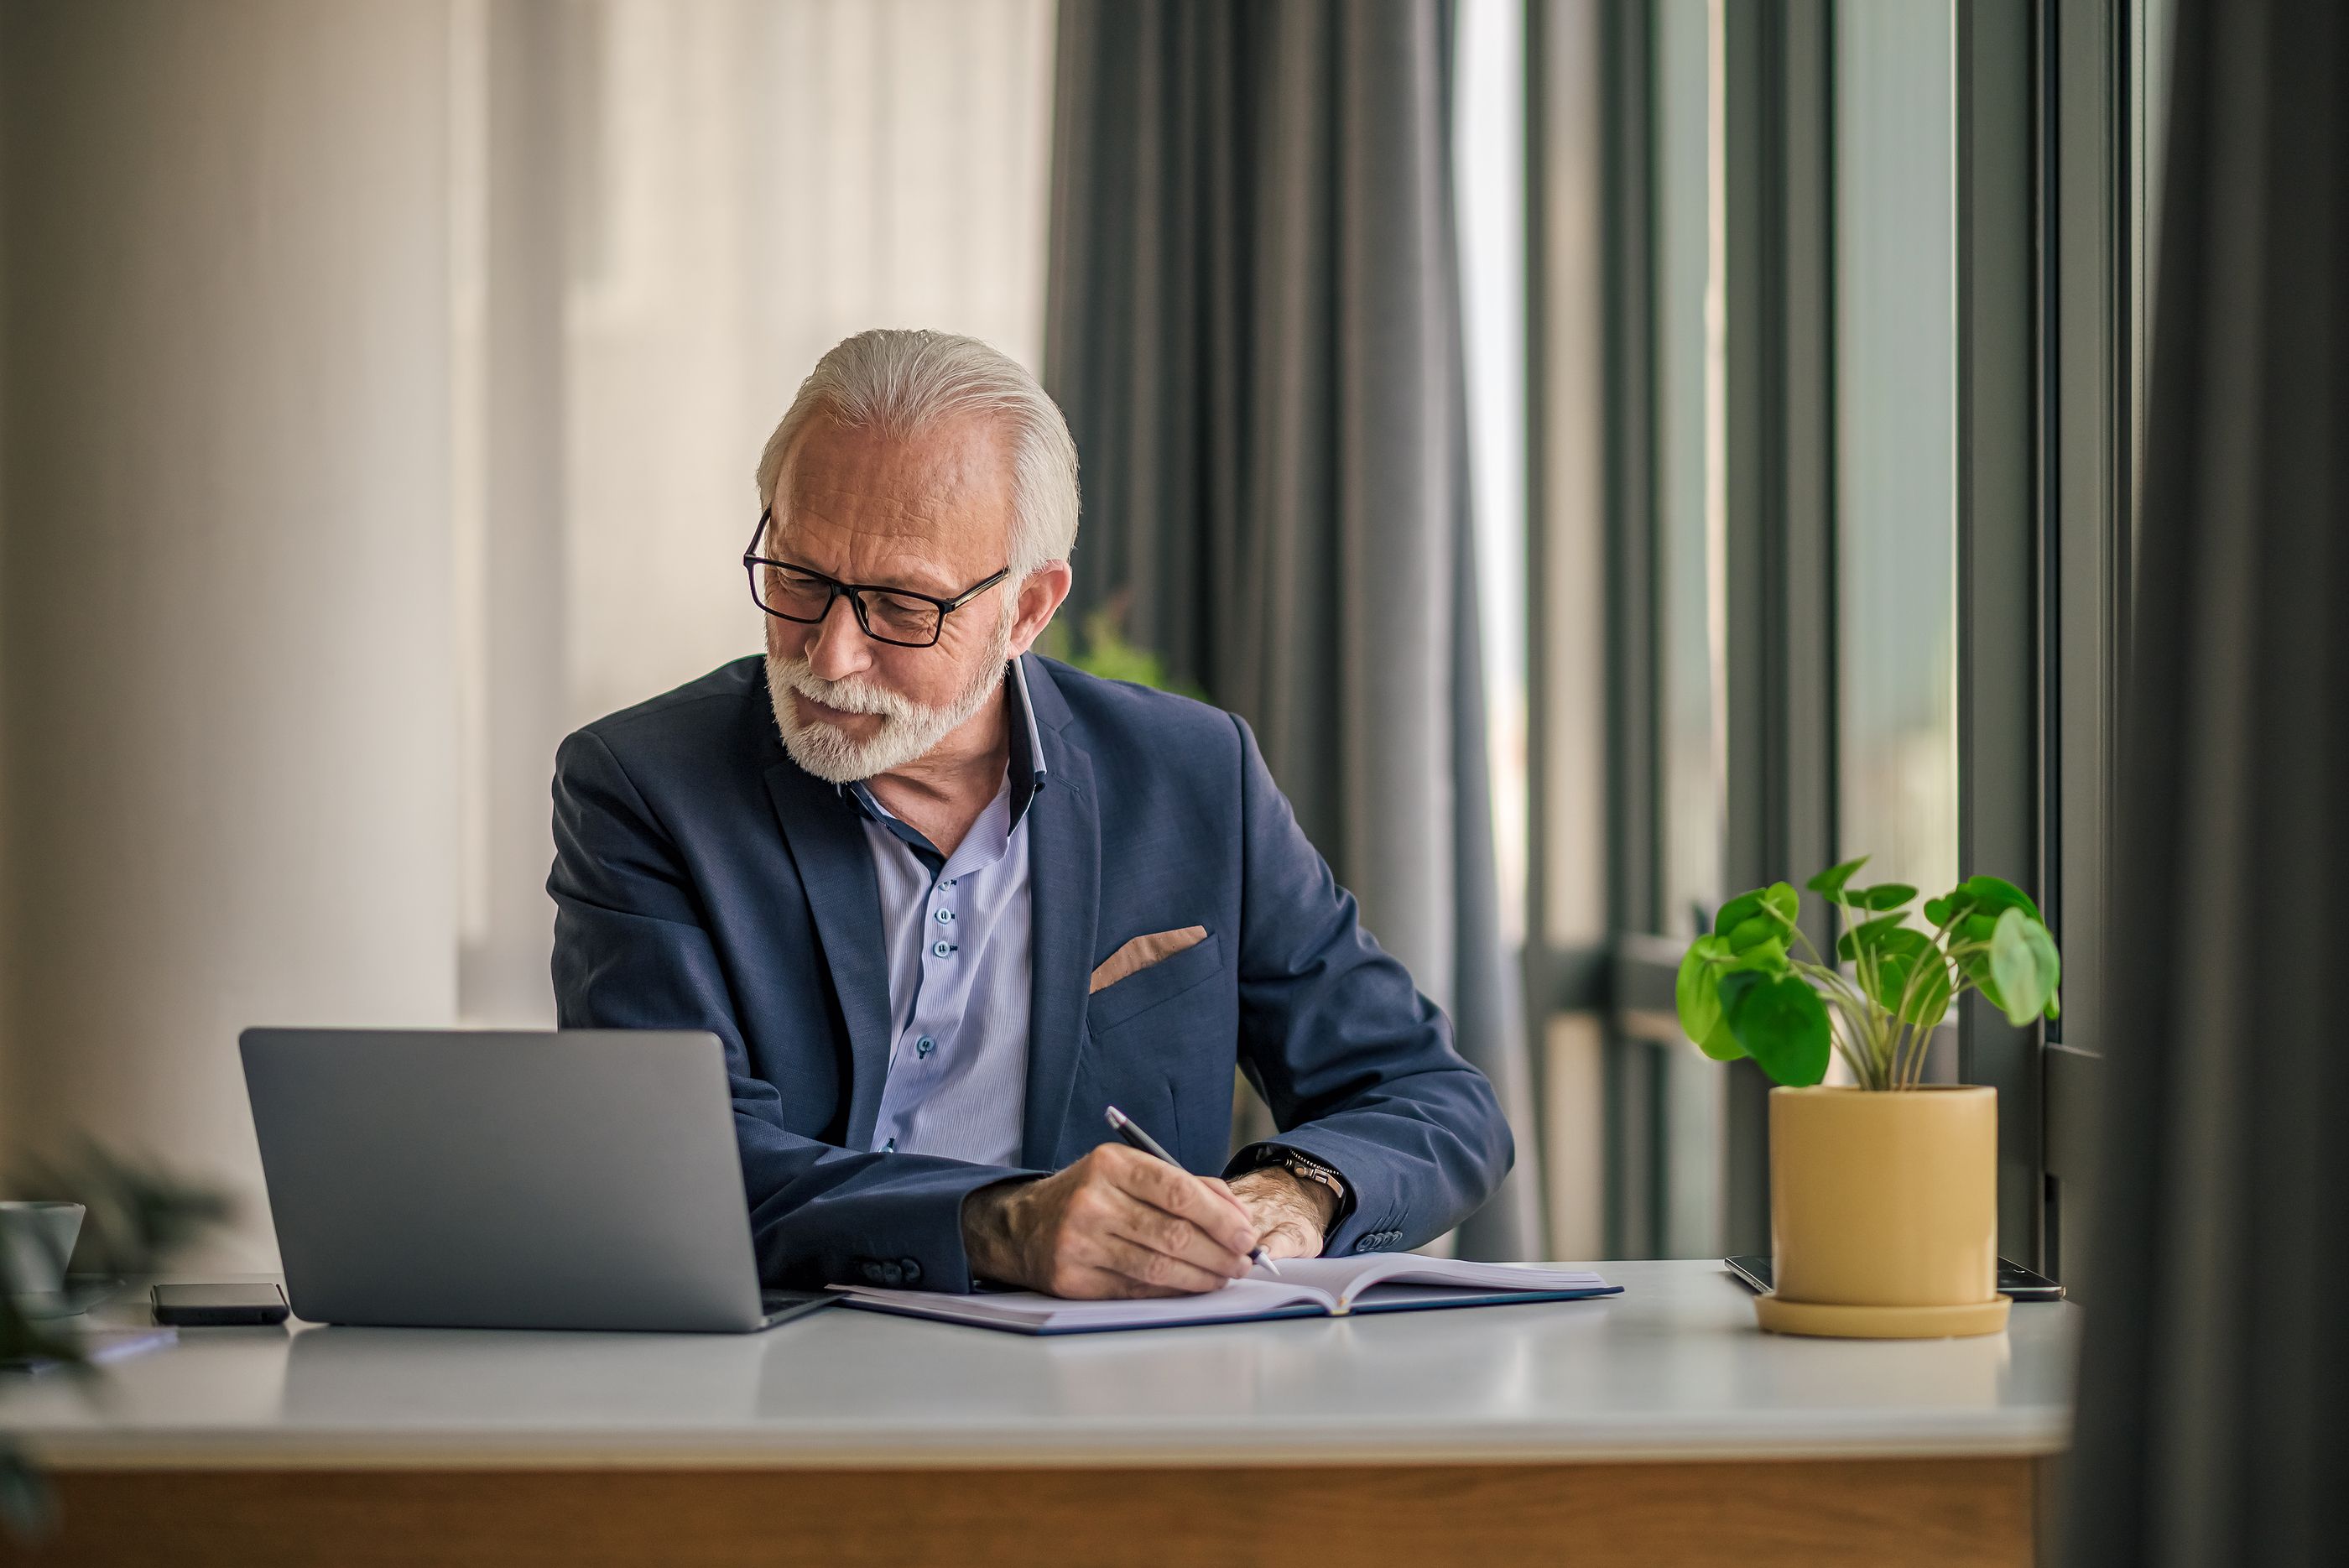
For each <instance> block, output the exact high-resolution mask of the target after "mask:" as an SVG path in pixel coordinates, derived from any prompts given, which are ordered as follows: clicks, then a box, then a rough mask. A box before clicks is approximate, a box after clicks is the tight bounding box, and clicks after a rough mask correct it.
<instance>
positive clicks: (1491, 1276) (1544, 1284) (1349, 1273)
mask: <svg viewBox="0 0 2349 1568" xmlns="http://www.w3.org/2000/svg"><path fill="white" fill-rule="evenodd" d="M1280 1272H1281V1277H1282V1278H1284V1279H1288V1280H1294V1281H1295V1282H1298V1283H1299V1284H1303V1285H1312V1286H1314V1287H1316V1288H1318V1289H1319V1290H1322V1291H1325V1292H1327V1293H1329V1294H1330V1295H1331V1296H1333V1297H1335V1298H1336V1299H1337V1300H1338V1301H1339V1302H1340V1303H1341V1304H1350V1303H1352V1301H1353V1299H1354V1297H1355V1296H1356V1295H1357V1294H1358V1293H1361V1291H1363V1290H1365V1289H1367V1288H1368V1287H1370V1286H1371V1285H1374V1284H1381V1283H1391V1284H1409V1285H1450V1286H1454V1287H1455V1288H1462V1287H1464V1288H1469V1289H1474V1290H1481V1291H1590V1290H1604V1289H1606V1287H1607V1282H1606V1281H1605V1280H1603V1279H1601V1278H1600V1277H1599V1275H1597V1274H1594V1273H1589V1272H1584V1271H1581V1270H1575V1269H1550V1268H1540V1267H1537V1266H1535V1265H1533V1264H1530V1263H1475V1262H1464V1261H1463V1260H1461V1259H1457V1258H1424V1257H1422V1256H1420V1255H1419V1254H1418V1253H1416V1252H1374V1253H1371V1254H1370V1255H1368V1256H1365V1257H1355V1258H1284V1259H1282V1260H1281V1263H1280ZM1254 1277H1256V1278H1262V1277H1263V1276H1262V1275H1261V1274H1260V1273H1259V1274H1257V1275H1256V1276H1254Z"/></svg>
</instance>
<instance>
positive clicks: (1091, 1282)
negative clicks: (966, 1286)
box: [962, 1143, 1257, 1298]
mask: <svg viewBox="0 0 2349 1568" xmlns="http://www.w3.org/2000/svg"><path fill="white" fill-rule="evenodd" d="M962 1236H963V1249H964V1251H965V1252H966V1253H967V1254H968V1257H969V1260H970V1271H971V1272H972V1273H973V1274H974V1275H978V1276H983V1277H985V1278H987V1279H990V1280H997V1281H1000V1282H1003V1283H1005V1284H1014V1285H1025V1286H1027V1287H1028V1288H1029V1289H1030V1290H1037V1291H1043V1292H1045V1293H1048V1294H1050V1295H1056V1296H1075V1297H1091V1298H1102V1297H1114V1296H1178V1295H1195V1294H1197V1293H1200V1292H1202V1291H1212V1290H1215V1289H1216V1288H1217V1287H1218V1286H1220V1285H1222V1284H1223V1283H1224V1282H1226V1280H1236V1279H1238V1278H1239V1277H1240V1276H1241V1275H1243V1274H1245V1273H1247V1272H1248V1252H1249V1251H1250V1250H1252V1249H1253V1248H1254V1247H1255V1246H1256V1244H1257V1237H1256V1230H1255V1227H1254V1225H1253V1223H1252V1222H1251V1221H1250V1220H1249V1219H1248V1214H1247V1210H1246V1209H1245V1208H1243V1207H1242V1206H1241V1205H1240V1202H1239V1200H1238V1199H1236V1198H1234V1197H1233V1196H1232V1195H1231V1189H1229V1188H1226V1186H1225V1185H1224V1184H1223V1183H1222V1182H1220V1181H1217V1180H1216V1179H1213V1178H1210V1177H1199V1176H1193V1175H1191V1174H1190V1173H1189V1172H1188V1171H1184V1170H1178V1169H1176V1168H1174V1167H1173V1166H1171V1165H1168V1164H1167V1163H1166V1162H1165V1161H1164V1160H1162V1159H1154V1158H1151V1157H1150V1156H1148V1155H1146V1154H1143V1152H1142V1151H1141V1150H1139V1149H1133V1148H1128V1147H1125V1145H1123V1144H1120V1143H1105V1144H1102V1145H1101V1146H1100V1147H1097V1148H1095V1149H1093V1150H1092V1152H1091V1153H1090V1154H1088V1155H1086V1156H1085V1157H1084V1158H1082V1159H1080V1160H1079V1161H1077V1162H1076V1163H1075V1164H1074V1165H1071V1166H1070V1167H1069V1168H1067V1169H1065V1170H1061V1171H1057V1172H1055V1173H1054V1174H1052V1175H1050V1176H1047V1177H1044V1178H1042V1179H1030V1180H1020V1181H1002V1182H997V1183H996V1184H995V1185H994V1186H992V1187H982V1188H980V1189H978V1191H976V1192H973V1193H972V1194H971V1195H970V1196H969V1197H968V1199H965V1200H964V1203H963V1210H962Z"/></svg>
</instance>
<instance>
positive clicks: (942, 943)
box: [930, 940, 955, 958]
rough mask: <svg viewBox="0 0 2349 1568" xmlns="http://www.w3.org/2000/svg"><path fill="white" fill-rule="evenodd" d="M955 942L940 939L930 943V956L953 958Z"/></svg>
mask: <svg viewBox="0 0 2349 1568" xmlns="http://www.w3.org/2000/svg"><path fill="white" fill-rule="evenodd" d="M954 950H955V945H954V943H952V942H950V941H947V940H938V941H935V942H932V943H931V944H930V956H931V957H932V958H951V957H953V956H954Z"/></svg>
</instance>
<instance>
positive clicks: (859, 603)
mask: <svg viewBox="0 0 2349 1568" xmlns="http://www.w3.org/2000/svg"><path fill="white" fill-rule="evenodd" d="M774 515H775V509H774V508H773V507H771V506H770V507H768V508H767V509H766V510H765V511H764V512H761V513H760V514H759V525H758V527H757V528H755V529H753V530H752V531H751V534H750V548H749V549H746V550H744V551H743V552H742V570H743V572H744V573H745V575H747V576H749V578H750V602H751V603H752V604H754V605H757V606H758V607H759V608H760V609H761V610H762V611H764V612H765V613H766V614H768V615H771V616H773V617H774V618H776V619H777V620H787V621H789V622H791V623H792V625H793V626H822V625H823V623H824V622H825V621H826V620H828V619H830V618H831V617H832V607H833V603H834V601H836V600H837V599H839V597H841V596H842V595H843V594H845V595H847V596H848V607H849V608H850V609H851V610H853V611H854V613H855V616H856V624H857V626H858V627H859V628H862V629H863V631H864V635H865V636H866V637H869V638H871V639H873V640H874V641H875V642H880V643H886V644H887V645H888V646H889V647H891V648H936V646H937V645H938V639H940V638H942V637H944V636H946V633H947V617H948V616H950V615H952V614H954V612H955V611H957V610H958V609H960V608H962V607H963V606H965V605H967V604H968V603H970V601H971V600H973V599H975V598H977V597H978V596H979V595H981V594H983V593H985V592H986V591H987V590H988V589H989V588H991V587H995V585H996V584H998V583H999V582H1002V581H1003V580H1004V579H1005V578H1007V577H1009V576H1011V567H1010V566H1009V565H1008V564H1007V565H1006V566H1004V568H1003V569H1002V570H1001V571H999V572H998V573H996V574H995V575H994V576H991V577H988V579H987V580H986V581H984V582H978V583H973V584H972V585H971V586H970V587H967V588H965V589H963V591H962V592H960V593H958V594H957V595H955V596H954V597H952V598H944V599H942V598H940V597H937V596H936V594H926V593H922V592H920V591H918V590H917V589H914V588H900V587H891V586H889V585H888V584H886V583H843V582H842V581H841V580H840V579H839V578H838V577H830V576H825V575H824V574H823V573H822V572H819V571H817V570H816V569H815V568H814V567H812V566H802V565H800V564H799V563H798V562H797V561H779V560H777V559H775V557H773V556H761V555H760V554H758V547H759V541H760V540H761V539H763V538H765V537H766V536H767V524H769V523H771V522H772V521H773V520H774ZM761 566H775V567H779V568H781V570H783V571H786V572H797V573H799V574H800V575H802V576H809V577H813V578H814V579H815V580H816V581H817V582H820V583H822V584H823V586H824V587H825V589H826V590H827V592H826V594H825V596H824V601H823V608H822V609H820V610H818V611H817V612H816V613H815V614H814V615H813V616H811V617H809V618H805V619H802V618H800V617H798V616H795V615H785V614H784V613H783V612H782V611H781V610H779V609H776V608H774V607H772V606H771V605H769V604H768V603H767V601H766V600H764V599H762V598H761V597H759V568H760V567H761ZM866 594H889V595H892V596H894V597H897V598H901V599H919V600H921V601H922V602H923V603H924V604H926V605H931V606H935V607H936V609H937V612H938V622H937V625H936V627H935V628H933V629H932V630H931V632H930V640H929V641H927V642H901V641H899V640H898V639H895V638H894V637H883V636H882V635H881V634H880V633H879V632H877V631H874V629H873V622H872V621H871V620H870V619H869V618H867V616H866V613H865V609H864V596H865V595H866Z"/></svg>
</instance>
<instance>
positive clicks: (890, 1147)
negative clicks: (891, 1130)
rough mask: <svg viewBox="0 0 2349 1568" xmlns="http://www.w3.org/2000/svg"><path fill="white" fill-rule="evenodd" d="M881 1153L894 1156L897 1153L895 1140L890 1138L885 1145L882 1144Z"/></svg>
mask: <svg viewBox="0 0 2349 1568" xmlns="http://www.w3.org/2000/svg"><path fill="white" fill-rule="evenodd" d="M881 1152H882V1153H883V1154H895V1153H896V1152H897V1140H896V1139H895V1138H894V1137H893V1138H891V1139H890V1140H889V1141H888V1142H887V1143H885V1144H883V1145H882V1146H881Z"/></svg>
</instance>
